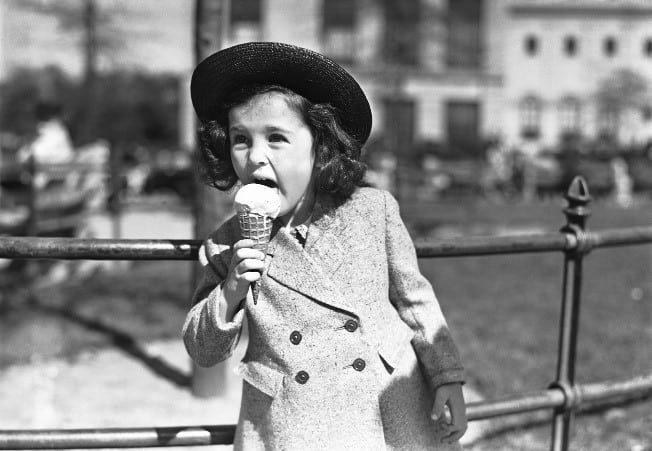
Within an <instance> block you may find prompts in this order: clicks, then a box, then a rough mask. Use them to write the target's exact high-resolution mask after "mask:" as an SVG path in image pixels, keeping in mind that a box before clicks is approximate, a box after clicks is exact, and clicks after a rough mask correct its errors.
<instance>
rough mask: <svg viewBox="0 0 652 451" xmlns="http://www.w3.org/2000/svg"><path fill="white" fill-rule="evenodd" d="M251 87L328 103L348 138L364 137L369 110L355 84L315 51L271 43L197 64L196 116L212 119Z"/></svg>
mask: <svg viewBox="0 0 652 451" xmlns="http://www.w3.org/2000/svg"><path fill="white" fill-rule="evenodd" d="M250 84H275V85H280V86H283V87H286V88H289V89H291V90H292V91H294V92H296V93H297V94H300V95H302V96H303V97H305V98H306V99H308V100H310V101H311V102H313V103H330V104H331V105H332V106H334V107H335V108H336V109H337V110H338V114H339V117H340V121H341V125H342V127H343V128H344V130H345V131H346V132H347V133H349V135H351V137H353V138H354V139H356V140H357V141H358V142H359V143H360V144H364V143H365V142H366V140H367V138H368V137H369V134H370V132H371V108H370V107H369V102H368V100H367V97H366V96H365V94H364V92H363V91H362V88H361V87H360V85H359V84H358V82H356V81H355V79H354V78H353V77H352V76H351V75H350V74H349V73H348V72H347V71H346V70H345V69H344V68H342V67H341V66H340V65H339V64H337V63H335V62H334V61H332V60H330V59H328V58H326V57H325V56H323V55H320V54H319V53H317V52H313V51H312V50H308V49H304V48H301V47H297V46H294V45H290V44H282V43H276V42H249V43H246V44H240V45H236V46H233V47H229V48H226V49H224V50H220V51H218V52H216V53H214V54H212V55H211V56H209V57H207V58H206V59H204V60H203V61H202V62H201V63H199V64H198V65H197V67H196V68H195V71H194V72H193V75H192V80H191V83H190V96H191V98H192V104H193V107H194V108H195V112H196V113H197V116H198V117H199V118H200V119H202V120H211V119H216V118H217V117H218V114H219V112H220V109H221V107H222V106H223V104H224V102H225V100H227V99H228V97H229V96H230V95H231V94H233V93H235V92H237V91H239V90H240V89H241V88H242V87H243V86H246V85H250Z"/></svg>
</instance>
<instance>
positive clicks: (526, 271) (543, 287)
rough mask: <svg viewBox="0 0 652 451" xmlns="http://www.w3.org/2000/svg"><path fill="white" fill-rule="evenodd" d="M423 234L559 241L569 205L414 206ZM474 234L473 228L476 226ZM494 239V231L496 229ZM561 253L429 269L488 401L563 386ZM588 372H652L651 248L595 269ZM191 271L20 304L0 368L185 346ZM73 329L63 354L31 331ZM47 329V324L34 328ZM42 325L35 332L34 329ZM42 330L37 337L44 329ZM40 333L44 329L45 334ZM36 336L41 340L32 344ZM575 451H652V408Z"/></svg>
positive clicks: (600, 213) (602, 211)
mask: <svg viewBox="0 0 652 451" xmlns="http://www.w3.org/2000/svg"><path fill="white" fill-rule="evenodd" d="M402 207H403V208H402V210H403V213H404V216H405V218H406V222H407V223H408V225H409V226H410V228H411V229H412V230H413V231H414V233H415V234H420V235H424V236H428V235H429V233H430V230H429V229H428V227H427V226H426V225H427V223H428V221H432V218H437V217H441V218H445V220H441V221H438V222H439V223H440V225H441V224H443V223H445V224H446V225H447V226H450V225H451V224H452V225H453V226H455V227H458V228H459V229H460V230H462V231H463V233H467V232H468V231H469V230H471V231H475V230H485V229H483V228H482V226H483V225H484V226H492V227H493V226H499V225H504V226H506V227H508V228H509V227H514V228H519V227H520V228H524V227H525V228H528V227H538V228H542V229H544V230H546V231H554V230H558V229H559V228H560V227H561V226H562V225H563V224H564V222H565V219H564V216H563V214H562V213H561V208H562V204H561V203H559V204H558V203H554V202H547V203H543V204H539V205H519V204H502V205H495V204H487V203H467V204H460V203H452V202H451V203H449V204H446V203H441V204H433V205H429V206H424V205H421V206H420V207H419V208H416V206H411V205H403V206H402ZM593 210H594V214H593V216H592V217H591V218H590V220H589V225H590V227H591V228H594V229H601V228H611V227H626V226H636V225H652V208H651V207H650V205H646V206H644V207H640V208H635V209H634V208H632V209H627V210H622V209H618V208H613V207H610V206H608V205H607V204H598V205H594V206H593ZM470 224H473V227H470V226H469V225H470ZM487 230H489V228H487ZM562 264H563V255H562V254H561V253H551V254H533V255H514V256H496V257H464V258H439V259H429V260H421V261H420V265H421V269H422V271H423V273H424V274H425V275H426V277H428V278H429V280H431V282H432V283H433V285H434V287H435V291H436V293H437V295H438V297H439V299H440V302H441V304H442V308H443V309H444V312H445V314H446V316H447V319H448V322H449V324H450V326H451V329H452V331H453V334H454V336H455V338H456V340H457V342H458V345H459V348H460V351H461V353H462V357H463V359H464V362H465V365H466V367H467V369H468V379H469V382H470V383H472V384H473V386H475V387H476V388H478V389H479V390H480V392H481V393H483V394H484V395H485V396H486V397H488V398H491V397H493V396H499V395H504V394H510V393H514V392H519V391H524V390H539V389H542V388H545V387H546V386H547V385H548V384H549V383H550V382H551V381H552V380H553V379H554V375H555V365H556V351H557V340H558V337H557V333H558V332H557V328H558V319H559V308H560V299H561V278H562ZM584 269H585V273H584V283H583V299H582V316H581V325H580V339H579V350H578V361H577V380H578V382H597V381H602V380H605V379H620V378H627V377H630V376H634V375H639V374H649V373H650V371H652V346H651V345H652V245H646V246H636V247H633V246H632V247H626V248H614V249H600V250H596V251H594V252H593V253H591V254H589V256H588V257H587V258H586V259H585V264H584ZM190 290H191V288H190V264H189V263H188V262H136V263H133V264H132V265H131V267H130V269H129V271H128V272H122V273H120V272H118V273H116V274H98V275H96V276H95V277H93V278H92V279H90V280H87V281H85V282H83V283H71V284H68V285H65V286H62V287H60V288H58V289H56V290H52V291H50V292H49V293H48V300H47V301H39V300H32V301H31V303H27V304H14V305H13V306H10V307H8V308H6V309H5V311H4V314H3V315H0V340H2V342H3V343H4V344H5V345H3V346H2V352H1V353H0V365H2V364H4V365H6V364H11V363H15V362H17V361H21V360H25V359H28V358H29V357H30V355H33V354H34V353H35V352H36V353H41V354H44V355H45V356H48V355H61V354H63V355H67V356H69V357H71V358H74V355H75V354H76V352H77V351H78V350H80V349H82V348H88V347H93V346H98V347H99V346H111V345H115V344H120V340H129V339H148V338H160V337H178V336H179V333H180V329H181V325H182V322H183V318H184V316H185V311H186V308H187V305H188V299H189V296H190ZM56 318H62V319H63V320H64V323H65V324H66V327H65V333H63V334H62V333H59V335H58V340H57V344H56V346H52V343H50V342H48V340H47V338H41V339H40V340H41V342H42V343H40V344H41V345H43V347H42V348H38V349H35V347H36V344H35V343H34V340H32V341H31V342H30V340H29V339H26V336H27V337H28V338H29V337H33V336H36V335H35V334H34V333H33V332H30V330H31V329H30V328H36V327H38V330H39V331H40V332H39V334H38V335H39V336H42V335H43V330H44V329H43V325H44V324H47V323H49V322H52V320H53V319H56ZM36 320H38V321H37V322H36V323H34V321H36ZM29 324H32V325H29ZM33 324H36V325H33ZM39 324H40V326H39ZM30 333H31V334H32V335H30ZM576 426H577V427H576V429H575V435H574V440H573V447H572V449H576V450H585V449H586V450H635V449H636V450H638V451H645V450H647V451H649V450H652V405H651V403H650V402H649V401H647V402H646V403H642V404H636V405H634V406H632V407H629V408H626V409H615V410H611V411H609V412H606V413H600V414H592V415H587V416H580V417H579V418H578V419H577V422H576ZM549 436H550V427H549V425H548V424H545V425H543V426H540V427H535V428H529V429H524V430H517V431H513V432H510V433H509V434H501V435H497V436H495V437H491V438H489V439H487V440H485V441H483V442H482V443H480V444H478V445H476V446H475V447H474V448H473V449H475V450H523V449H527V450H546V449H549Z"/></svg>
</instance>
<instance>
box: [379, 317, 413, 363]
mask: <svg viewBox="0 0 652 451" xmlns="http://www.w3.org/2000/svg"><path fill="white" fill-rule="evenodd" d="M412 337H414V331H412V329H410V327H409V326H408V325H407V324H405V323H404V322H403V321H397V322H396V326H395V327H394V328H393V329H392V332H391V333H388V334H386V335H384V336H383V337H381V339H380V340H379V346H378V353H379V354H380V357H381V358H382V359H383V360H384V362H385V363H386V364H387V365H389V367H390V368H391V369H392V370H394V369H395V368H396V367H397V366H398V364H399V362H400V361H401V357H403V355H404V354H405V352H406V351H408V350H410V349H411V348H412Z"/></svg>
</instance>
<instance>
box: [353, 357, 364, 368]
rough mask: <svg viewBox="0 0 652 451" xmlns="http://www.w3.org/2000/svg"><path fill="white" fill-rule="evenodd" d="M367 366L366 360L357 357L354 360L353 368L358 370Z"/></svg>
mask: <svg viewBox="0 0 652 451" xmlns="http://www.w3.org/2000/svg"><path fill="white" fill-rule="evenodd" d="M365 366H367V364H366V363H365V361H364V360H362V359H355V360H354V361H353V369H354V370H356V371H362V370H364V367H365Z"/></svg>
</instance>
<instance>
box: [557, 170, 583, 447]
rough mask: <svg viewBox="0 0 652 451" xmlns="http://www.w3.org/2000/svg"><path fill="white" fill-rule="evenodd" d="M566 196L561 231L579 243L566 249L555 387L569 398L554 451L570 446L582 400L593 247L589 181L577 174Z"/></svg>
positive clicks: (559, 416) (561, 414)
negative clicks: (582, 321) (587, 277)
mask: <svg viewBox="0 0 652 451" xmlns="http://www.w3.org/2000/svg"><path fill="white" fill-rule="evenodd" d="M565 198H566V200H567V201H568V206H567V207H566V208H565V209H564V214H565V215H566V225H565V226H564V227H562V229H561V232H563V233H566V234H568V235H570V236H571V237H573V238H574V239H575V240H576V243H575V246H574V247H573V248H572V249H570V250H568V251H566V252H565V257H564V281H563V288H562V302H561V318H560V324H559V347H558V353H557V377H556V380H555V382H553V383H552V384H551V387H554V388H558V389H561V390H562V392H563V393H564V398H565V401H564V404H563V406H561V407H560V408H558V409H556V410H555V413H554V418H553V424H552V441H551V445H550V449H551V450H553V451H565V450H567V449H568V445H569V441H570V432H571V424H572V421H573V416H574V410H575V408H576V407H577V406H578V405H579V403H580V402H581V399H580V396H579V391H578V390H577V389H576V387H575V358H576V350H577V333H578V326H579V316H580V297H581V286H582V259H583V258H584V255H585V254H586V253H587V252H589V251H590V248H591V246H590V241H589V239H588V235H587V234H585V230H586V229H585V226H586V219H587V217H588V216H589V215H590V214H591V212H590V210H589V209H588V208H587V204H588V203H589V202H590V201H591V196H590V195H589V189H588V186H587V184H586V181H585V180H584V179H583V178H582V177H575V178H574V179H573V181H572V182H571V185H570V187H569V188H568V192H567V193H566V196H565Z"/></svg>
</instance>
